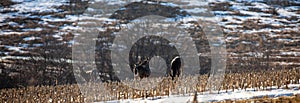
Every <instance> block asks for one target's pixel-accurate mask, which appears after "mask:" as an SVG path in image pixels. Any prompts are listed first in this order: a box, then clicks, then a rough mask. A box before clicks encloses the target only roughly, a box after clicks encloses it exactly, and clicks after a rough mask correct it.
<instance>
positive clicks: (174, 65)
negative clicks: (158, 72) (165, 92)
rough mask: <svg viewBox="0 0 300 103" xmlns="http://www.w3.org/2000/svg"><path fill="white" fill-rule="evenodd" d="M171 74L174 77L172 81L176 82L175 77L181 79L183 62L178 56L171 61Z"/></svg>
mask: <svg viewBox="0 0 300 103" xmlns="http://www.w3.org/2000/svg"><path fill="white" fill-rule="evenodd" d="M170 70H171V73H170V76H171V77H172V80H174V78H175V77H179V75H180V73H181V60H180V57H179V56H176V57H175V58H173V59H172V61H171V69H170Z"/></svg>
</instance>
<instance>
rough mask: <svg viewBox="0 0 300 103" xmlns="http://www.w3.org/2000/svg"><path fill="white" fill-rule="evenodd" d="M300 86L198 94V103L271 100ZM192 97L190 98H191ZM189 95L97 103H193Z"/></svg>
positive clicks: (296, 89) (292, 92)
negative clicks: (255, 99)
mask: <svg viewBox="0 0 300 103" xmlns="http://www.w3.org/2000/svg"><path fill="white" fill-rule="evenodd" d="M299 86H300V84H290V85H288V87H289V88H290V89H283V88H280V89H277V88H276V87H275V86H274V87H270V88H268V89H271V90H263V91H254V89H250V88H249V89H247V90H246V91H245V90H235V91H227V92H226V91H225V90H222V91H220V92H219V93H209V92H204V93H198V96H197V101H198V102H216V101H224V100H243V99H252V98H262V97H264V96H268V97H270V98H276V97H281V96H292V95H295V94H300V90H299ZM189 95H190V96H189ZM189 95H185V96H183V95H171V96H163V97H149V98H147V99H125V100H114V101H105V102H96V103H187V102H188V103H191V102H192V101H193V99H194V96H193V95H194V94H189Z"/></svg>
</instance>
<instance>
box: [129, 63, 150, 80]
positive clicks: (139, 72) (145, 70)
mask: <svg viewBox="0 0 300 103" xmlns="http://www.w3.org/2000/svg"><path fill="white" fill-rule="evenodd" d="M133 73H134V77H135V78H136V77H139V78H140V79H142V78H146V77H149V76H150V74H151V71H150V67H149V59H146V60H144V61H142V62H139V63H137V64H135V65H134V68H133Z"/></svg>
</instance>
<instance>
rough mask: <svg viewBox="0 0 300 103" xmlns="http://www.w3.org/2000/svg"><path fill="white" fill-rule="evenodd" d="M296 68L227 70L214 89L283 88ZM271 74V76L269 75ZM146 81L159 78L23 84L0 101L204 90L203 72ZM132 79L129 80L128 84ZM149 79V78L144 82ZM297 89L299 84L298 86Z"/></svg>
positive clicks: (108, 97) (78, 99)
mask: <svg viewBox="0 0 300 103" xmlns="http://www.w3.org/2000/svg"><path fill="white" fill-rule="evenodd" d="M299 73H300V69H292V70H291V69H289V70H276V71H271V72H265V71H260V72H249V73H230V74H226V75H225V79H224V81H223V84H222V86H221V87H220V88H219V90H217V91H213V92H214V93H219V91H220V90H223V91H224V90H225V91H226V92H227V91H235V90H245V91H246V90H247V89H254V91H261V90H272V89H274V88H270V87H271V86H276V88H278V89H279V88H283V89H293V88H289V87H288V85H289V84H299V82H300V75H299ZM270 76H272V77H270ZM146 79H148V80H147V81H151V82H159V84H158V85H157V86H156V87H154V88H147V89H143V90H142V89H134V88H130V87H129V86H127V85H128V84H127V85H124V84H122V83H120V82H111V83H87V84H83V85H82V86H86V87H87V88H93V89H92V90H83V93H85V92H86V93H87V94H89V96H88V97H84V95H83V94H82V93H81V92H80V90H79V87H78V85H76V84H72V85H58V86H37V87H32V86H30V87H26V88H13V89H1V92H0V93H1V94H0V97H1V98H0V101H2V102H7V103H11V102H84V101H95V102H97V101H98V102H99V101H111V100H120V99H137V98H160V97H161V96H170V95H182V96H193V95H194V93H195V91H196V92H197V93H198V94H201V93H203V92H206V91H207V90H208V89H207V88H206V86H207V79H208V76H207V75H199V76H181V77H179V78H177V80H176V81H172V80H171V79H170V78H164V79H162V78H146ZM124 82H126V83H129V85H132V84H134V85H141V84H142V85H151V84H147V83H143V82H139V81H138V80H137V82H136V81H131V82H128V81H124ZM130 83H132V84H130ZM148 83H149V82H148ZM298 88H299V89H300V87H298ZM299 100H300V95H298V94H296V95H293V96H289V97H279V98H268V96H265V97H263V98H256V99H255V98H253V99H249V100H224V101H218V102H221V103H225V102H226V103H227V102H233V101H235V102H237V103H240V102H241V103H243V102H250V101H255V102H289V101H290V102H292V103H296V102H299Z"/></svg>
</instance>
